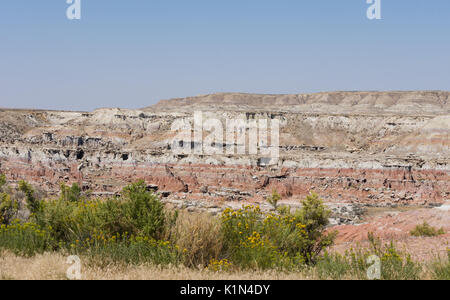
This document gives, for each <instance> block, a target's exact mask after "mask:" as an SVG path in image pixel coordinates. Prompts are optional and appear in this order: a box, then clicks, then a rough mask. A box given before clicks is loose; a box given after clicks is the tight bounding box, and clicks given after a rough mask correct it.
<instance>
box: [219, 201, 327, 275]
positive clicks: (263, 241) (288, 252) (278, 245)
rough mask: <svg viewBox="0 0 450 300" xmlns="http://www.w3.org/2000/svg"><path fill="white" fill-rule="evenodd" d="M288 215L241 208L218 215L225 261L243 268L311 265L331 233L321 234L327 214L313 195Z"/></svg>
mask: <svg viewBox="0 0 450 300" xmlns="http://www.w3.org/2000/svg"><path fill="white" fill-rule="evenodd" d="M302 203H303V206H302V208H301V209H300V210H298V211H296V212H295V213H294V214H291V213H290V212H288V211H287V210H284V211H283V214H279V213H278V212H272V213H269V214H265V213H263V212H262V211H261V210H260V208H259V207H254V206H245V207H243V208H242V209H240V210H232V209H226V210H225V211H224V212H223V213H222V232H223V236H224V254H225V258H229V259H231V261H232V262H233V263H234V264H235V265H239V266H241V267H243V268H253V269H266V268H274V267H275V268H292V267H298V266H299V265H301V264H314V263H315V262H316V260H317V257H318V256H319V254H320V253H321V251H322V250H323V249H325V248H326V247H328V246H330V245H331V244H332V243H333V240H334V236H335V233H334V232H333V233H329V234H326V233H325V229H326V226H327V225H328V216H329V214H330V212H329V211H328V210H327V209H326V208H325V206H324V205H323V203H322V201H321V200H320V199H319V197H318V196H317V195H316V194H311V195H309V196H308V197H307V198H306V199H305V200H304V201H303V202H302Z"/></svg>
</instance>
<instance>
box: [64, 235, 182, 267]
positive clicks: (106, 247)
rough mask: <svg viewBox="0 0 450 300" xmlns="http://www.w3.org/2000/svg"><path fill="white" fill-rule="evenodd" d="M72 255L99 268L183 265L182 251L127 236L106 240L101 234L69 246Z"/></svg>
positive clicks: (170, 245)
mask: <svg viewBox="0 0 450 300" xmlns="http://www.w3.org/2000/svg"><path fill="white" fill-rule="evenodd" d="M69 251H70V253H72V254H77V255H83V256H86V257H88V258H90V261H91V262H93V263H94V264H96V265H106V266H107V265H110V264H114V263H122V264H136V265H138V264H144V263H151V264H154V265H178V264H180V263H181V262H182V261H183V251H182V250H180V247H178V246H176V245H172V244H171V243H170V242H168V241H156V240H153V239H151V238H149V237H142V236H138V237H134V236H129V235H126V234H123V235H113V236H109V237H108V236H106V235H105V234H104V233H102V232H97V233H95V234H94V235H93V236H92V237H91V238H87V239H85V240H76V241H74V242H73V243H72V244H70V250H69Z"/></svg>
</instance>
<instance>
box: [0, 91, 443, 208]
mask: <svg viewBox="0 0 450 300" xmlns="http://www.w3.org/2000/svg"><path fill="white" fill-rule="evenodd" d="M194 111H202V112H203V113H204V114H205V118H206V117H214V118H217V119H220V120H224V121H225V120H226V119H230V118H235V117H237V116H243V117H244V118H245V119H247V120H257V119H269V120H272V119H278V120H280V124H281V127H280V146H279V147H280V159H279V161H278V162H277V164H276V165H271V166H265V165H264V164H261V160H260V159H261V157H259V156H258V155H250V154H248V155H247V154H245V155H211V156H208V155H197V154H191V155H176V154H174V153H173V151H171V146H172V142H173V141H172V139H173V137H174V134H175V133H174V132H173V131H171V126H172V124H173V122H174V121H175V120H178V119H180V118H189V117H191V116H192V113H193V112H194ZM0 172H1V173H5V174H6V175H7V176H8V178H9V179H10V180H13V181H18V180H20V179H26V180H28V181H30V182H32V183H33V184H36V185H39V186H40V187H41V188H42V189H44V190H45V191H47V192H49V193H57V192H58V189H59V183H60V182H62V181H63V182H66V183H72V182H78V183H79V184H80V185H81V186H82V187H83V189H85V190H88V189H89V190H92V191H93V192H94V193H95V194H97V195H106V196H110V195H114V194H115V193H117V192H119V191H120V189H121V188H122V187H123V186H124V185H126V184H127V183H129V182H131V181H135V180H136V179H144V180H145V181H146V182H147V183H148V184H149V186H150V185H152V186H153V188H154V189H157V190H158V191H160V192H162V193H163V194H164V196H165V197H166V200H167V201H181V202H183V201H184V202H186V203H198V201H200V202H204V203H216V204H217V203H222V204H223V203H225V204H226V203H240V202H242V201H248V202H255V201H259V202H261V201H263V200H264V199H265V197H266V196H267V195H268V194H269V193H270V192H271V191H272V190H273V189H277V190H278V191H279V192H280V193H281V194H282V196H283V198H284V199H285V200H287V201H296V200H299V199H301V198H303V197H304V196H305V195H306V194H307V193H309V191H311V190H314V191H316V192H318V193H319V194H320V195H321V197H322V198H324V199H325V200H326V201H327V202H330V203H347V204H358V205H360V204H362V205H367V206H404V205H406V206H408V205H425V206H438V205H440V204H442V203H444V202H445V201H446V200H448V199H449V197H450V93H449V92H438V91H436V92H334V93H318V94H310V95H250V94H233V93H231V94H215V95H207V96H199V97H191V98H186V99H173V100H167V101H161V102H160V103H158V104H157V105H154V106H151V107H149V108H144V109H141V110H126V109H99V110H96V111H93V112H65V111H34V110H8V109H0Z"/></svg>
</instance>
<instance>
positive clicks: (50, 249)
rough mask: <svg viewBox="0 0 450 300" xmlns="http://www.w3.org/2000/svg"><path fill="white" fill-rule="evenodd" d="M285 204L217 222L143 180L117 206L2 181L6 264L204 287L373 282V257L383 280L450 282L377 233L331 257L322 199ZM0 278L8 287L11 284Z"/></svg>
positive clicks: (274, 199) (74, 191) (230, 212)
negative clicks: (60, 263) (50, 261)
mask: <svg viewBox="0 0 450 300" xmlns="http://www.w3.org/2000/svg"><path fill="white" fill-rule="evenodd" d="M279 200H280V196H279V195H278V194H277V193H276V192H275V191H274V193H273V195H272V196H271V197H270V198H269V199H268V201H269V202H270V203H272V205H273V210H272V211H270V212H263V211H262V210H261V209H260V208H259V207H258V206H251V205H248V206H243V207H242V208H240V209H236V210H234V209H225V210H224V211H223V212H222V213H221V214H220V215H218V216H212V215H210V214H208V213H192V212H187V211H183V210H181V211H178V210H174V209H171V208H169V207H166V206H165V205H164V204H163V203H162V202H161V200H160V198H159V195H158V194H155V193H152V192H150V191H148V190H147V188H146V185H145V183H144V182H143V181H139V182H136V183H133V184H130V185H128V186H126V187H125V188H124V189H123V190H122V193H121V195H120V197H115V198H109V199H97V198H95V197H91V196H89V194H88V193H83V192H82V191H81V189H80V188H79V186H78V185H77V184H73V185H72V186H66V185H64V184H62V185H61V192H60V196H59V197H55V198H53V199H44V198H43V197H41V195H40V194H39V193H38V192H37V191H35V190H34V188H33V187H32V186H31V185H30V184H28V183H26V182H24V181H21V182H19V183H18V185H17V187H15V188H13V187H11V186H9V185H8V183H7V180H6V178H5V177H4V176H0V253H1V254H0V261H2V265H4V266H6V265H9V264H10V262H8V261H22V262H23V261H27V260H33V259H34V258H36V259H42V258H43V257H52V256H54V257H59V258H61V257H63V256H65V255H78V256H80V257H81V258H82V261H83V264H84V266H85V267H86V268H87V270H90V271H89V272H91V273H90V274H91V275H92V274H94V275H92V277H93V278H95V277H96V276H100V277H101V276H103V275H101V274H106V273H108V272H107V271H105V270H115V271H116V272H118V274H121V275H117V276H116V277H114V276H113V275H108V276H106V278H135V277H138V278H142V273H139V272H144V271H143V270H153V271H152V272H160V273H161V274H169V273H170V272H172V271H173V273H177V272H178V271H174V270H184V271H183V272H184V273H186V274H191V276H190V278H201V279H208V278H211V279H212V278H219V279H220V278H233V276H236V277H238V278H239V276H240V274H241V275H242V278H245V276H247V275H248V274H259V276H260V278H266V279H267V278H274V279H275V278H278V279H281V278H289V279H294V278H299V279H302V278H309V279H311V278H312V279H367V269H368V268H369V267H370V266H371V263H370V262H368V258H369V257H370V256H372V255H377V256H378V257H379V258H380V260H381V279H449V275H450V271H449V270H450V264H449V261H448V260H443V259H439V260H438V259H436V261H435V262H433V263H429V264H424V263H419V262H415V261H413V260H412V259H411V258H410V256H409V255H408V253H402V252H400V251H399V250H397V249H396V246H395V244H394V243H393V242H392V243H390V244H387V245H383V244H382V243H381V242H380V241H379V240H378V239H377V238H376V237H375V236H373V235H369V240H370V244H371V246H370V247H369V248H365V249H362V248H361V249H351V250H350V251H347V252H346V253H345V254H338V253H330V252H328V248H329V247H330V246H331V245H332V244H333V241H334V238H335V236H336V232H334V231H331V230H329V228H328V225H329V224H328V217H329V214H330V211H329V210H328V209H327V208H326V206H325V205H324V204H323V202H322V200H321V199H320V198H319V196H318V195H317V194H314V193H311V194H310V195H309V196H308V197H306V198H305V199H304V200H303V201H302V206H301V208H300V209H296V210H292V209H291V208H289V207H282V206H279V205H278V201H279ZM449 256H450V253H449ZM449 258H450V257H449ZM93 270H96V271H93ZM136 270H140V271H136ZM155 270H158V271H155ZM187 270H189V271H187ZM0 272H2V273H1V274H0V275H1V276H2V278H3V279H8V278H9V277H11V276H12V275H8V274H6V273H3V272H5V271H0ZM127 272H131V273H132V274H134V275H133V276H131V275H130V276H128V275H126V274H127ZM133 272H134V273H133ZM136 272H137V273H136ZM95 274H97V275H95ZM108 274H109V273H108ZM137 274H140V275H137ZM194 274H196V275H194ZM233 274H234V275H233ZM245 274H247V275H245ZM269 274H272V275H269ZM274 274H278V275H274ZM283 274H284V275H283ZM15 276H19V275H17V274H16V275H15ZM43 276H44V275H43ZM44 277H45V276H44ZM144 277H145V276H144ZM162 277H165V276H163V275H162ZM236 277H235V278H236ZM174 278H178V277H177V276H174ZM256 278H259V277H256ZM18 279H20V278H18Z"/></svg>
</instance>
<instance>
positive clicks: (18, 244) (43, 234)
mask: <svg viewBox="0 0 450 300" xmlns="http://www.w3.org/2000/svg"><path fill="white" fill-rule="evenodd" d="M51 244H52V238H51V236H50V233H49V232H48V231H47V230H45V229H42V228H40V227H39V226H38V225H36V224H33V223H25V224H21V223H19V222H14V223H13V224H11V225H1V226H0V248H1V249H6V250H10V251H12V252H13V253H15V254H18V255H25V256H32V255H34V254H36V253H43V252H44V251H46V250H49V249H50V245H51Z"/></svg>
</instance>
